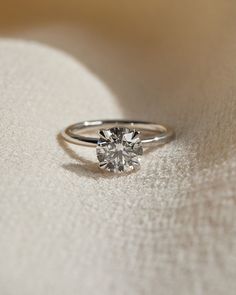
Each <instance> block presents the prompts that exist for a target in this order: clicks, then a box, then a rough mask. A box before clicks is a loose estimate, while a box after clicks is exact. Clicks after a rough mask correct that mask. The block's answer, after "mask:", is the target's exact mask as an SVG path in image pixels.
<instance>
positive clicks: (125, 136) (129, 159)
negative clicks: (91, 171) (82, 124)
mask: <svg viewBox="0 0 236 295" xmlns="http://www.w3.org/2000/svg"><path fill="white" fill-rule="evenodd" d="M96 151H97V158H98V161H99V165H100V167H101V168H103V169H106V170H109V171H112V172H124V171H131V170H133V169H134V168H138V167H139V166H140V156H141V155H142V154H143V148H142V143H141V140H140V137H139V132H137V131H136V130H134V129H129V128H123V127H114V128H111V129H105V130H104V129H103V130H100V131H99V141H98V144H97V150H96Z"/></svg>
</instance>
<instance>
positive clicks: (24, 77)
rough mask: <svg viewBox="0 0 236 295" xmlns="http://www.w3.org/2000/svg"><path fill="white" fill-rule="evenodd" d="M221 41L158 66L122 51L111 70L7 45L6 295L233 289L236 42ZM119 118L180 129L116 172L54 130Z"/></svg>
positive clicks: (3, 123) (1, 282)
mask: <svg viewBox="0 0 236 295" xmlns="http://www.w3.org/2000/svg"><path fill="white" fill-rule="evenodd" d="M224 38H225V40H224V41H225V44H226V45H225V47H224V48H220V49H218V51H217V50H215V51H214V53H212V54H210V51H208V50H207V49H206V48H207V46H205V47H206V48H205V47H204V48H203V49H204V50H203V49H202V48H201V49H202V50H203V53H202V52H201V53H199V54H196V55H195V57H194V58H193V60H194V62H193V63H192V62H191V64H190V65H188V62H187V61H188V56H187V57H186V59H184V60H185V63H184V65H181V63H177V64H173V59H171V60H170V62H169V61H168V58H169V57H168V53H167V54H164V53H163V55H161V58H162V59H161V60H159V61H157V63H156V64H155V68H157V69H158V72H157V74H154V73H153V75H151V76H150V75H149V76H148V75H146V76H145V75H141V74H140V73H145V69H146V61H145V62H144V65H142V67H141V68H135V67H134V68H132V69H130V67H129V63H128V62H126V61H125V60H124V59H123V63H121V64H120V63H119V57H117V56H116V58H115V61H114V63H113V64H112V63H109V64H108V63H107V64H106V65H107V71H106V73H101V77H102V78H101V77H100V76H99V75H98V73H97V75H94V74H93V73H92V72H90V70H89V69H87V68H86V67H85V66H84V65H83V64H82V63H80V61H79V58H78V60H76V59H74V58H72V57H70V56H69V55H66V54H65V53H62V52H60V51H58V50H54V49H51V48H49V47H47V46H42V45H39V44H35V43H32V42H21V41H10V40H2V41H1V42H0V105H1V107H0V130H1V137H0V175H1V182H0V293H1V294H3V295H32V294H34V295H65V294H67V295H74V294H76V295H78V294H79V295H93V294H94V295H95V294H96V295H110V294H113V295H123V294H124V295H126V294H127V295H139V294H140V295H141V294H147V295H152V294H165V295H172V294H181V295H189V294H214V295H216V294H217V295H218V294H227V295H231V294H235V290H236V281H235V277H236V260H235V257H236V238H235V234H236V232H235V228H236V214H235V212H236V198H235V197H236V196H235V190H236V183H235V177H236V154H235V149H236V119H235V118H236V99H235V95H236V88H235V81H236V70H235V69H236V60H235V44H236V42H235V41H236V40H235V39H233V34H231V33H230V32H229V34H228V35H226V36H224ZM209 43H211V49H213V48H214V46H215V44H216V43H214V42H213V43H212V40H210V42H209ZM209 43H207V45H209ZM198 49H199V48H198ZM90 50H91V49H90ZM81 52H82V53H81V54H82V55H83V56H84V59H85V60H86V58H87V59H88V57H89V53H88V52H83V50H81ZM193 52H194V51H193ZM211 52H212V51H211ZM208 53H209V54H208ZM176 54H179V59H180V61H183V55H184V54H185V53H183V52H177V53H176ZM77 57H79V53H78V54H77ZM107 59H108V61H109V62H110V61H111V59H110V57H109V56H105V57H104V58H103V59H101V63H106V62H107ZM91 63H92V62H91V61H90V64H91ZM126 65H127V66H126ZM177 66H178V67H177ZM93 70H94V71H95V72H98V71H96V70H97V68H96V66H95V69H93ZM114 117H116V118H118V117H120V118H121V117H128V118H130V117H133V118H135V117H136V118H137V119H144V120H145V119H146V120H147V119H149V120H152V121H157V122H160V123H168V124H170V125H172V126H173V127H175V129H176V133H177V139H176V140H175V141H173V142H171V143H169V144H167V145H165V146H163V147H161V148H158V149H156V150H153V151H151V152H150V153H148V154H146V155H144V156H143V161H142V168H141V170H139V171H138V172H136V173H132V174H130V175H124V176H123V175H120V176H113V175H107V174H103V173H101V172H100V170H99V169H98V168H97V164H96V156H95V153H94V149H89V148H84V147H73V146H68V145H66V144H64V143H63V142H62V141H61V139H60V138H59V137H58V133H59V131H60V130H61V129H62V128H63V127H65V126H67V125H68V124H70V123H74V122H77V121H81V120H84V119H97V118H114Z"/></svg>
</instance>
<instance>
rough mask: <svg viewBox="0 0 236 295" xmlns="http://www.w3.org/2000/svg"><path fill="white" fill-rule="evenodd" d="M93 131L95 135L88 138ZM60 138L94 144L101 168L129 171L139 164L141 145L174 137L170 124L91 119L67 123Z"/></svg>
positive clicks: (160, 142)
mask: <svg viewBox="0 0 236 295" xmlns="http://www.w3.org/2000/svg"><path fill="white" fill-rule="evenodd" d="M94 131H96V132H97V134H98V137H90V136H89V135H90V134H91V132H94ZM61 135H62V137H63V138H64V140H66V141H67V142H69V143H72V144H77V145H85V146H91V147H96V154H97V159H98V162H99V166H100V167H101V168H102V169H105V170H108V171H112V172H129V171H131V170H133V169H136V168H139V167H140V159H141V156H142V154H143V151H144V148H146V147H150V146H159V145H163V144H165V143H167V142H169V141H170V140H171V139H173V138H174V131H173V129H171V128H170V127H166V126H163V125H159V124H156V123H150V122H143V121H131V120H93V121H84V122H80V123H76V124H73V125H70V126H69V127H67V128H66V129H65V130H63V131H62V133H61Z"/></svg>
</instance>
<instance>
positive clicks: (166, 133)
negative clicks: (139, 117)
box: [61, 120, 174, 147]
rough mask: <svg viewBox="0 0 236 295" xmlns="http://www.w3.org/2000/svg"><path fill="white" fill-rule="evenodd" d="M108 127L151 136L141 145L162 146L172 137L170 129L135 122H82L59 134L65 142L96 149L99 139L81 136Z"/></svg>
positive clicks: (144, 138)
mask: <svg viewBox="0 0 236 295" xmlns="http://www.w3.org/2000/svg"><path fill="white" fill-rule="evenodd" d="M110 127H127V128H132V129H135V130H137V131H141V132H140V133H141V134H142V131H143V132H144V133H145V132H148V133H151V134H152V136H146V137H143V138H142V140H141V141H142V144H143V145H145V146H146V145H150V144H151V145H152V144H155V145H162V144H165V143H167V142H169V141H170V140H171V139H173V137H174V131H173V129H172V128H170V127H167V126H163V125H159V124H156V123H151V122H144V121H136V120H91V121H83V122H79V123H76V124H73V125H70V126H68V127H67V128H66V129H64V130H63V131H62V132H61V135H62V137H63V138H64V140H66V141H67V142H70V143H72V144H77V145H85V146H91V147H96V146H97V142H98V140H99V138H96V137H90V136H84V135H82V134H84V133H86V131H91V130H93V129H97V130H99V129H106V128H110Z"/></svg>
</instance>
